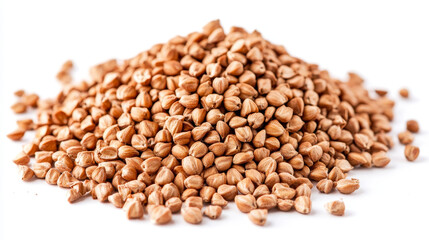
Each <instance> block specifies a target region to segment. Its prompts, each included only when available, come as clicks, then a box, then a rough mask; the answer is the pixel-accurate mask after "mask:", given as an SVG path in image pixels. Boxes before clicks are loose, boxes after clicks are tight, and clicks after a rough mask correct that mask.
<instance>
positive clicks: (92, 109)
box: [9, 21, 416, 225]
mask: <svg viewBox="0 0 429 240" xmlns="http://www.w3.org/2000/svg"><path fill="white" fill-rule="evenodd" d="M71 67H72V64H71V62H67V63H66V64H64V66H63V67H62V69H61V71H60V73H59V74H58V75H57V78H58V79H59V80H61V81H62V82H63V83H65V84H66V86H65V87H64V89H63V90H62V91H61V92H60V93H59V94H58V96H57V98H56V99H55V100H39V99H38V97H37V95H34V94H33V95H32V94H30V95H28V94H25V93H24V92H22V91H19V92H17V93H16V95H17V96H20V97H21V100H20V102H18V103H17V104H15V105H14V106H13V109H14V110H15V112H17V113H22V112H25V110H26V108H27V107H28V106H33V107H37V121H34V122H33V121H32V120H31V119H26V120H20V121H18V125H19V129H18V130H17V131H14V132H13V133H11V134H9V137H10V138H11V139H14V140H19V139H21V138H22V137H23V135H24V134H25V131H27V130H35V131H36V132H35V139H34V141H33V142H31V143H28V144H25V145H24V147H23V150H22V152H21V153H19V154H18V156H17V157H16V158H15V159H14V162H15V163H16V164H17V165H18V166H19V168H20V170H21V173H22V175H21V176H22V179H23V180H30V179H31V178H32V177H33V175H35V176H36V177H37V178H40V179H45V180H46V182H47V183H49V184H53V185H58V186H60V187H62V188H68V189H69V192H68V201H70V202H75V201H76V200H78V199H81V198H82V197H84V196H92V198H94V199H98V200H99V201H102V202H104V201H109V202H111V203H112V204H113V205H114V206H116V207H118V208H122V209H124V210H125V212H126V216H127V217H128V218H142V217H143V215H144V212H145V210H144V209H145V208H146V209H147V210H146V211H147V212H148V213H149V215H150V219H151V220H152V221H153V222H154V223H156V224H165V223H168V222H170V220H171V217H172V213H175V212H181V213H182V215H183V218H184V219H185V220H186V221H187V222H189V223H193V224H197V223H200V222H201V221H202V219H203V214H204V215H206V216H207V217H209V218H211V219H217V218H219V217H220V215H221V212H222V208H223V207H224V206H226V205H227V203H228V201H235V203H236V205H237V207H238V209H239V210H240V211H242V212H245V213H249V218H250V220H251V221H252V222H254V223H255V224H258V225H263V224H264V223H265V222H266V217H267V212H268V210H270V209H273V208H277V209H279V210H280V211H289V210H291V209H295V210H296V211H298V212H300V213H303V214H308V213H310V211H311V200H310V195H311V189H312V188H313V184H315V185H316V187H317V189H318V190H319V191H320V192H322V193H330V192H331V191H334V189H337V190H338V191H339V192H341V193H344V194H349V193H352V192H354V191H356V190H357V189H358V188H359V181H358V180H357V179H350V178H347V173H348V172H349V171H351V170H352V169H353V168H357V167H363V168H370V167H373V166H374V167H384V166H386V165H387V164H388V163H389V162H390V159H389V157H388V156H387V155H386V152H387V151H388V150H389V149H390V148H391V147H392V146H393V140H392V137H391V136H389V135H388V134H387V133H388V132H390V130H391V126H390V121H391V120H392V119H393V106H394V102H393V101H392V100H390V99H388V98H387V97H386V96H385V94H379V96H378V97H377V98H371V97H370V94H369V92H368V91H367V90H366V89H365V88H364V86H363V80H362V79H361V78H360V77H359V76H358V75H356V74H353V73H351V74H350V75H349V79H348V81H347V82H342V81H340V80H337V79H334V78H332V77H330V75H329V73H328V72H327V71H325V70H320V69H319V68H318V66H317V65H315V64H309V63H306V62H304V61H303V60H301V59H299V58H296V57H293V56H290V55H289V54H288V52H287V51H286V50H285V48H284V47H282V46H280V45H275V44H272V43H270V42H269V41H267V40H265V39H263V38H262V36H261V34H260V33H259V32H257V31H254V32H252V33H248V32H246V31H245V30H244V29H242V28H240V27H232V28H231V30H230V31H229V33H228V34H226V33H225V32H224V30H223V28H222V27H221V25H220V23H219V21H212V22H210V23H208V24H207V25H206V26H205V27H204V28H203V31H202V32H194V33H190V34H189V35H187V36H184V37H182V36H177V37H174V38H172V39H170V40H169V41H168V42H167V43H165V44H156V45H155V46H153V47H152V48H151V49H149V50H148V51H145V52H142V53H140V54H138V55H137V56H136V57H134V58H131V59H128V60H125V61H123V62H117V61H116V60H110V61H107V62H105V63H102V64H99V65H97V66H95V67H93V68H91V70H90V75H91V80H90V81H84V82H80V83H77V84H68V82H70V79H71V78H70V74H69V71H70V69H71ZM411 125H413V126H414V125H415V124H414V123H410V125H409V126H411ZM412 128H414V129H415V128H416V127H415V126H414V127H412ZM410 130H411V129H410ZM408 133H409V132H407V133H406V134H404V135H405V136H404V137H403V138H404V139H405V141H406V142H407V144H409V143H410V142H411V141H412V139H411V140H410V138H411V137H410V134H408ZM406 152H407V154H408V155H409V156H410V158H409V159H410V160H413V159H415V158H414V157H415V155H416V150H415V149H414V148H412V147H408V148H407V149H406ZM30 157H34V158H35V160H34V162H32V163H31V166H30ZM182 203H183V206H182ZM341 203H342V202H341ZM332 204H334V203H331V205H329V207H328V208H329V209H330V210H329V211H331V212H332V211H334V214H337V215H342V214H343V211H344V206H343V205H341V206H340V208H338V209H339V210H331V209H337V207H336V205H332ZM335 204H337V203H335ZM205 206H206V207H205ZM203 208H205V209H204V211H203Z"/></svg>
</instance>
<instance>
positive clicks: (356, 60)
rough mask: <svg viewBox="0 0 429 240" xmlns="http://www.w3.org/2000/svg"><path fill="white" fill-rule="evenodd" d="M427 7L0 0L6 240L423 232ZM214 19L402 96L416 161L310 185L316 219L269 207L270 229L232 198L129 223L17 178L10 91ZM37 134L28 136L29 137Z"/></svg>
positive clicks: (428, 195)
mask: <svg viewBox="0 0 429 240" xmlns="http://www.w3.org/2000/svg"><path fill="white" fill-rule="evenodd" d="M428 7H429V6H428V4H427V3H425V2H424V1H402V2H396V1H290V2H289V1H278V2H277V1H255V2H254V1H232V0H230V1H169V2H163V1H138V2H137V1H135V2H132V1H117V2H113V1H40V0H39V1H31V0H28V1H20V0H13V1H12V0H11V1H2V2H1V7H0V8H1V25H0V29H1V31H0V41H1V50H0V56H1V60H0V61H1V64H0V74H1V76H0V89H1V92H0V99H1V109H0V148H1V149H0V239H30V238H32V239H114V238H118V237H120V238H121V239H149V238H154V237H161V239H167V237H171V238H174V239H176V238H179V239H184V238H186V239H189V238H191V239H192V238H203V239H206V238H209V239H211V238H215V237H216V238H217V239H220V238H228V239H231V238H232V237H233V236H234V237H246V238H261V237H264V238H265V237H276V238H279V239H298V238H300V239H315V238H317V239H324V238H330V239H339V238H348V239H361V238H362V237H366V238H370V239H375V238H376V237H380V238H383V239H389V238H392V237H394V239H399V238H400V239H402V238H407V239H411V238H415V239H428V233H427V228H428V226H427V224H428V222H429V219H428V216H429V204H428V199H429V189H428V184H427V182H428V171H429V151H428V150H427V149H428V146H429V138H428V134H429V132H428V131H429V128H428V124H427V122H428V121H427V119H428V117H429V116H428V107H427V105H428V103H429V101H428V100H429V94H428V86H429V84H428V82H429V76H428V69H429V60H428V57H429V35H428V34H429V31H428V29H429V14H428V13H427V11H428ZM217 18H219V19H220V20H221V23H222V24H223V26H224V28H225V29H229V27H230V26H232V25H238V26H242V27H245V28H246V29H248V30H253V29H257V30H259V31H260V32H262V34H263V36H264V37H266V38H267V39H269V40H270V41H272V42H274V43H279V44H283V45H285V47H286V49H288V51H289V52H290V53H291V54H292V55H294V56H298V57H300V58H303V59H304V60H306V61H309V62H313V63H318V64H320V66H321V67H322V68H326V69H328V70H329V71H330V72H331V73H332V74H333V75H334V76H336V77H339V78H345V76H346V73H347V72H348V71H356V72H358V73H359V74H361V75H362V76H363V77H364V78H365V79H366V85H367V87H368V88H371V89H373V88H384V89H388V90H389V91H390V93H389V96H390V97H391V98H393V99H394V100H397V105H396V106H397V107H396V109H395V112H396V118H395V120H394V122H393V127H394V131H393V134H395V135H396V134H397V133H398V132H399V131H402V130H404V128H405V121H406V120H407V119H410V118H414V119H417V120H418V121H419V122H420V125H421V133H420V134H418V135H417V136H416V140H415V144H416V145H418V146H420V148H421V155H420V158H419V159H418V160H417V161H416V162H413V163H410V162H407V161H406V160H405V158H404V157H403V146H401V145H399V144H397V145H396V147H395V149H394V150H393V151H391V152H390V153H389V156H390V157H391V159H392V162H391V164H390V165H389V166H388V167H386V168H385V169H359V170H356V171H353V172H352V173H351V174H350V176H352V177H358V178H359V179H360V181H361V189H359V190H358V191H357V192H355V193H353V194H351V195H347V196H345V195H340V194H338V193H334V194H331V195H321V194H318V193H317V192H316V191H315V189H313V197H312V199H313V211H312V212H311V214H310V215H308V216H304V215H300V214H298V213H296V212H291V213H282V212H274V213H270V214H269V216H268V223H267V225H266V227H264V228H261V227H256V226H254V225H252V224H251V223H250V221H249V220H248V219H247V216H246V215H244V214H241V213H239V212H238V210H237V209H236V207H235V206H234V205H233V204H230V205H229V206H228V207H227V209H225V210H224V212H223V216H222V218H221V219H220V220H217V221H210V220H208V219H206V218H205V219H204V221H203V223H202V224H201V225H199V226H191V225H189V224H186V223H184V221H183V220H182V218H181V216H180V215H175V216H174V218H173V220H174V221H173V223H172V224H169V225H167V226H162V227H159V226H154V225H152V224H151V223H150V222H149V221H148V216H147V215H145V218H146V219H145V220H134V221H129V220H127V219H126V218H125V215H124V213H123V212H122V211H121V210H118V209H115V208H114V207H113V206H112V205H109V204H100V203H98V202H97V201H92V200H90V199H87V200H85V201H81V202H79V203H76V204H73V205H71V204H69V203H68V202H67V201H66V199H65V190H63V189H60V188H58V187H55V186H48V185H47V184H45V182H44V181H40V180H38V181H33V182H30V183H23V182H21V181H20V180H19V179H18V176H17V168H16V166H14V164H13V163H12V162H11V159H12V158H13V157H14V156H15V155H16V153H18V152H19V150H20V147H21V143H13V142H11V141H9V140H8V139H7V138H6V137H5V135H6V134H7V133H8V132H9V131H11V130H13V129H14V128H15V124H14V121H15V120H16V119H17V118H23V117H24V116H15V115H13V114H12V112H11V110H10V109H9V106H10V105H11V104H12V103H14V101H16V100H15V98H14V96H13V92H14V91H15V90H17V89H19V88H24V89H26V90H27V91H29V92H36V93H38V94H40V95H41V96H42V97H43V98H47V97H53V96H55V95H56V93H57V92H58V91H59V89H60V87H59V84H58V83H57V82H56V80H55V74H56V72H57V70H58V69H59V67H60V65H61V63H62V62H64V61H65V60H67V59H72V60H73V61H74V62H75V65H76V66H77V69H76V71H75V76H76V78H77V79H78V80H80V79H83V78H85V77H86V76H87V70H88V68H89V67H90V66H91V65H93V64H95V63H98V62H101V61H104V60H107V59H110V58H119V59H123V58H128V57H132V56H134V55H136V54H137V53H138V52H140V51H143V50H145V49H148V48H149V47H151V46H152V45H153V44H155V43H158V42H165V41H167V40H168V39H169V38H171V37H173V36H175V35H178V34H182V35H185V34H187V33H189V32H192V31H199V30H201V28H202V26H203V25H204V24H205V23H206V22H208V21H210V20H213V19H217ZM403 86H406V87H408V88H409V89H410V92H411V98H410V99H409V100H402V99H400V98H399V97H398V90H399V89H400V88H401V87H403ZM28 116H30V115H28ZM30 139H31V138H30V135H26V136H25V138H24V140H23V141H22V142H25V141H29V140H30ZM395 141H396V138H395ZM341 197H342V198H344V201H345V204H346V215H345V216H344V217H334V216H330V215H329V214H327V213H326V211H325V210H324V208H323V204H324V203H325V202H327V201H330V200H335V199H339V198H341Z"/></svg>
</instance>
